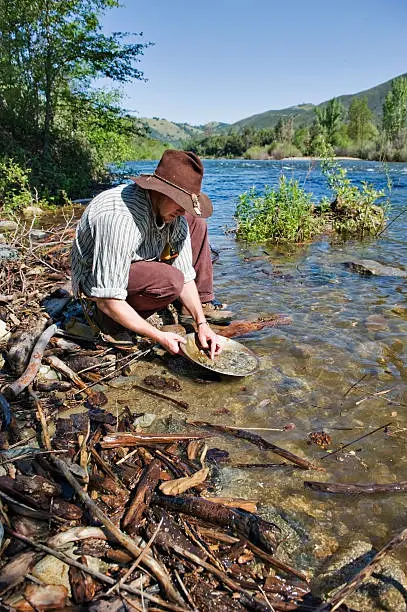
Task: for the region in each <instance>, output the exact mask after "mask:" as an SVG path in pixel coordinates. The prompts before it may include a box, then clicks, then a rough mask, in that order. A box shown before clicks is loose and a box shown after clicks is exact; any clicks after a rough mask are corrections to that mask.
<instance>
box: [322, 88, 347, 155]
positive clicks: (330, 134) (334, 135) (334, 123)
mask: <svg viewBox="0 0 407 612" xmlns="http://www.w3.org/2000/svg"><path fill="white" fill-rule="evenodd" d="M344 115H345V108H344V106H343V104H342V103H341V102H340V101H339V100H338V98H332V100H329V102H327V104H325V105H324V106H316V107H315V120H316V122H317V124H318V125H319V126H320V127H321V129H322V132H323V134H324V136H325V138H326V141H327V142H328V143H329V144H331V145H335V144H337V139H338V131H339V127H340V124H341V121H342V119H343V117H344Z"/></svg>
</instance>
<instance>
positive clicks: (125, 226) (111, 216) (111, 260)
mask: <svg viewBox="0 0 407 612" xmlns="http://www.w3.org/2000/svg"><path fill="white" fill-rule="evenodd" d="M92 236H93V240H94V251H93V261H92V273H91V279H88V283H87V285H88V288H89V291H90V296H91V297H98V298H116V299H119V300H125V299H126V297H127V286H128V281H129V271H130V264H131V258H132V252H133V249H134V245H135V242H136V240H137V228H136V226H135V224H134V223H133V222H132V221H129V219H128V218H126V217H125V216H123V215H118V214H117V213H105V214H100V215H98V216H97V217H96V218H95V219H94V223H93V227H92Z"/></svg>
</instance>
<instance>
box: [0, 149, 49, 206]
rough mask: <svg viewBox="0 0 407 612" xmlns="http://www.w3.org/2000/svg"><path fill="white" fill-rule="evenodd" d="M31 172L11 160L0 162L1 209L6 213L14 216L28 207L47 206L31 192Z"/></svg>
mask: <svg viewBox="0 0 407 612" xmlns="http://www.w3.org/2000/svg"><path fill="white" fill-rule="evenodd" d="M30 172H31V171H30V170H29V169H24V168H22V167H21V166H20V165H19V164H17V163H16V162H15V161H14V160H13V159H11V158H4V159H3V160H1V161H0V207H1V210H2V211H3V212H4V213H6V214H13V213H17V212H19V211H21V210H23V209H24V208H26V207H27V206H33V205H35V206H44V205H45V204H46V203H45V202H44V201H43V200H40V199H39V198H38V195H37V193H36V192H35V191H34V193H33V192H32V191H31V189H30Z"/></svg>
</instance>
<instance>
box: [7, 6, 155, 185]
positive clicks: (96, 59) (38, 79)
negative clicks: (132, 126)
mask: <svg viewBox="0 0 407 612" xmlns="http://www.w3.org/2000/svg"><path fill="white" fill-rule="evenodd" d="M118 6H119V0H13V2H10V1H9V0H0V83H1V86H0V125H1V126H2V131H3V134H2V135H3V136H4V135H7V136H8V138H2V139H1V140H2V142H1V144H0V154H5V153H6V154H9V155H10V154H12V155H14V154H15V153H16V151H20V152H21V151H23V153H22V154H21V157H23V158H26V157H30V158H31V157H32V156H33V155H34V157H35V160H36V163H37V166H38V168H41V170H44V167H45V165H46V164H52V161H53V160H54V161H55V156H56V157H57V158H61V155H58V153H61V143H62V142H65V143H68V142H69V141H70V142H73V141H74V140H75V139H76V140H77V142H76V143H75V145H76V146H78V147H81V146H83V147H84V148H85V149H86V147H87V145H88V144H89V143H87V142H86V139H85V142H84V141H83V124H84V119H83V118H84V117H90V116H91V115H96V116H97V115H100V113H103V110H104V109H105V110H106V111H107V112H109V113H110V116H111V118H112V119H113V118H114V116H115V117H116V118H118V120H119V122H120V121H121V120H122V115H123V111H122V110H121V109H120V108H119V107H117V106H116V110H115V111H113V107H112V105H110V104H109V103H108V104H107V105H105V106H103V98H100V97H99V98H98V99H97V95H95V93H94V91H93V89H92V85H91V84H92V81H93V80H94V79H95V78H98V77H108V78H110V79H112V80H113V81H116V82H119V83H123V82H126V81H129V80H131V79H142V78H143V73H142V72H141V71H139V70H138V68H137V67H136V64H137V62H138V61H139V56H140V55H141V54H142V53H143V51H144V48H145V47H146V46H147V45H146V44H145V43H140V42H137V41H136V40H135V37H136V36H138V35H136V34H129V33H123V32H118V33H114V34H112V35H105V34H103V33H102V31H101V25H100V18H101V16H102V15H103V14H104V13H105V12H106V11H107V10H108V9H111V8H114V7H118ZM78 108H80V111H81V113H83V116H82V117H81V120H80V121H75V120H72V118H73V117H74V118H75V116H76V117H78V115H77V110H78ZM79 124H81V130H82V131H81V132H80V133H77V131H76V128H77V126H78V125H79ZM24 152H25V153H24ZM62 157H63V156H62ZM90 157H91V154H90ZM34 165H35V164H34ZM33 176H35V172H33Z"/></svg>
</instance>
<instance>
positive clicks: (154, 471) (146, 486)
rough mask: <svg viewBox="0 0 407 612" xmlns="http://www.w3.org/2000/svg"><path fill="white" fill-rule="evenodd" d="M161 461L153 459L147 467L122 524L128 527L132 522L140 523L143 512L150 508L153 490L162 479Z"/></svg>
mask: <svg viewBox="0 0 407 612" xmlns="http://www.w3.org/2000/svg"><path fill="white" fill-rule="evenodd" d="M160 471H161V462H160V461H159V460H158V459H153V461H152V462H151V463H150V465H149V466H148V467H147V468H146V469H145V471H144V473H143V475H142V477H141V479H140V482H139V484H138V487H137V490H136V492H135V495H134V497H133V499H132V502H131V504H130V507H129V509H128V510H127V512H126V514H125V516H124V519H123V521H122V525H123V527H124V528H126V527H127V526H128V525H130V524H134V523H138V522H139V521H140V519H141V516H142V514H143V512H144V511H145V510H146V509H147V508H148V506H149V504H150V500H151V496H152V494H153V491H154V489H155V487H156V485H157V483H158V481H159V480H160Z"/></svg>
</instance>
